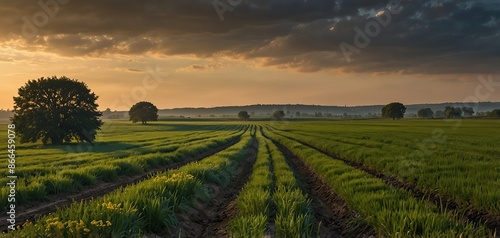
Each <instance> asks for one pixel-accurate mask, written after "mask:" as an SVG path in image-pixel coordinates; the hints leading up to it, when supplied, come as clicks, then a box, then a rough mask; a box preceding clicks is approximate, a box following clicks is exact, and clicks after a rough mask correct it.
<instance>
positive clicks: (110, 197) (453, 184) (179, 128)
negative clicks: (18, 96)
mask: <svg viewBox="0 0 500 238" xmlns="http://www.w3.org/2000/svg"><path fill="white" fill-rule="evenodd" d="M0 127H1V128H5V130H2V131H3V133H2V134H3V135H4V136H2V137H1V138H0V144H4V145H7V133H6V130H7V125H6V124H3V125H0ZM498 141H500V121H499V120H460V121H458V120H454V121H445V120H396V121H392V120H355V121H285V122H267V121H257V122H255V121H254V122H252V121H249V122H240V121H216V120H214V121H196V122H189V121H185V120H184V121H160V122H156V123H151V124H150V125H145V126H144V125H136V124H131V123H129V122H127V121H120V120H116V121H108V122H107V124H106V126H105V127H104V128H103V130H102V131H100V132H99V134H98V137H97V142H96V143H95V144H94V145H90V144H85V143H80V144H78V143H74V144H68V145H60V146H53V145H42V144H22V145H21V144H16V151H15V154H16V161H15V164H16V168H15V175H17V176H18V179H17V180H16V187H15V196H16V197H15V198H16V209H15V210H16V221H17V222H16V226H19V227H16V231H10V232H8V233H5V234H3V235H4V236H6V237H143V236H144V235H148V236H150V235H152V234H156V235H157V236H159V237H200V236H203V237H214V236H216V237H221V236H222V237H229V236H231V237H263V236H266V237H331V236H334V237H338V236H344V237H363V236H364V237H369V236H374V237H376V236H379V237H497V236H498V235H497V234H498V232H499V231H500V202H499V201H500V148H499V147H498ZM3 155H4V157H7V149H5V152H3ZM7 166H8V161H7V159H5V160H2V161H0V168H1V169H0V172H1V173H2V174H7V173H8V170H7ZM0 181H1V184H2V185H4V186H2V187H1V191H2V193H1V195H0V196H1V197H0V205H1V207H0V209H2V213H3V214H4V215H2V216H1V222H0V224H2V226H3V228H4V229H3V230H5V231H7V229H8V225H10V223H8V222H7V218H8V216H7V212H8V211H9V210H10V208H9V207H8V204H9V203H8V196H9V191H10V187H8V186H7V183H8V182H9V181H10V179H9V178H6V177H4V178H1V179H0ZM27 219H28V220H29V221H28V222H25V220H27Z"/></svg>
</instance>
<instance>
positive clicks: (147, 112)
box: [128, 102, 158, 125]
mask: <svg viewBox="0 0 500 238" xmlns="http://www.w3.org/2000/svg"><path fill="white" fill-rule="evenodd" d="M128 115H129V116H130V121H132V122H133V123H136V122H138V121H140V122H142V124H143V125H145V124H147V122H148V121H157V120H158V108H156V106H155V105H153V104H152V103H150V102H138V103H136V104H135V105H134V106H132V108H130V111H129V112H128Z"/></svg>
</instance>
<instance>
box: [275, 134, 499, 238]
mask: <svg viewBox="0 0 500 238" xmlns="http://www.w3.org/2000/svg"><path fill="white" fill-rule="evenodd" d="M266 135H267V136H269V137H271V138H272V139H273V140H275V141H277V142H279V143H280V144H282V145H284V146H285V147H286V148H287V149H289V150H290V151H291V152H292V153H294V154H295V155H297V156H298V157H299V158H300V159H302V160H303V161H304V162H305V163H306V164H307V165H308V166H310V167H311V168H312V169H313V170H314V171H315V172H316V173H318V174H319V175H320V176H321V177H322V178H323V179H324V180H325V181H326V182H327V183H328V184H329V185H330V186H331V187H332V188H333V189H334V190H335V191H336V192H337V193H338V194H339V195H340V196H341V197H343V198H344V200H345V201H346V202H347V204H348V205H349V206H350V207H351V208H352V209H353V210H354V211H356V212H357V213H359V214H361V216H362V217H363V218H364V219H365V220H366V221H367V222H368V223H370V224H371V225H373V226H374V228H375V230H376V232H377V233H378V235H379V236H390V237H401V236H409V237H415V236H421V237H458V236H464V237H485V236H488V235H490V236H491V234H490V233H489V230H488V229H487V228H485V227H484V226H481V225H477V226H476V225H475V224H471V223H467V222H462V221H459V220H457V219H455V216H456V215H457V214H452V213H451V212H448V211H445V210H442V209H440V208H437V207H435V206H433V205H431V204H428V203H426V202H425V201H421V200H417V199H415V198H414V197H413V196H412V195H411V194H410V193H408V192H407V191H405V190H402V189H399V188H395V187H393V186H390V185H387V184H386V183H385V182H384V181H382V180H380V179H378V178H376V177H373V176H372V175H370V174H368V173H366V172H364V171H361V170H358V169H356V168H353V167H351V166H348V165H346V164H345V163H343V162H341V161H339V160H335V159H332V158H331V157H329V156H327V155H325V154H323V153H321V152H319V151H317V150H315V149H313V148H311V147H308V146H306V145H303V144H301V143H299V142H296V141H294V140H291V139H289V138H286V137H283V136H281V135H278V134H276V133H273V132H271V131H267V132H266Z"/></svg>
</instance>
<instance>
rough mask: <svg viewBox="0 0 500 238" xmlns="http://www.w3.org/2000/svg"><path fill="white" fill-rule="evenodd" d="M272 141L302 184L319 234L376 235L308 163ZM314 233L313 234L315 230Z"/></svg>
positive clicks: (335, 235) (340, 235) (321, 235)
mask: <svg viewBox="0 0 500 238" xmlns="http://www.w3.org/2000/svg"><path fill="white" fill-rule="evenodd" d="M271 141H273V143H274V144H275V145H276V146H277V147H278V148H279V150H280V151H281V153H283V154H284V155H285V158H286V159H287V161H288V163H289V164H290V165H291V167H292V169H293V170H294V172H295V174H297V175H298V176H297V179H298V181H299V182H300V183H302V184H303V185H304V187H305V190H306V192H307V193H308V196H309V198H310V199H311V200H312V203H311V206H312V209H313V211H314V217H315V218H316V220H317V221H318V223H321V224H320V230H319V233H320V234H319V236H320V237H376V236H375V234H374V233H373V231H372V228H371V227H370V226H368V225H365V224H362V225H361V224H358V225H356V223H354V222H353V221H355V219H356V218H357V217H359V215H357V214H355V213H354V212H353V211H352V210H351V209H350V208H349V206H347V204H346V202H345V201H344V199H342V197H340V196H339V195H337V194H336V193H335V191H333V189H332V188H331V187H330V186H329V185H328V183H327V182H326V181H325V180H324V179H323V178H321V176H319V175H318V174H317V173H316V172H315V171H314V170H313V169H312V168H311V167H310V166H309V165H307V164H306V163H305V162H304V161H303V160H301V159H300V158H298V157H297V156H295V155H294V154H293V153H292V152H291V151H290V150H288V149H287V148H286V147H285V146H283V145H281V144H279V143H278V142H276V141H274V140H272V139H271ZM316 235H317V234H316Z"/></svg>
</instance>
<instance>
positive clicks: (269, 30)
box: [0, 0, 500, 74]
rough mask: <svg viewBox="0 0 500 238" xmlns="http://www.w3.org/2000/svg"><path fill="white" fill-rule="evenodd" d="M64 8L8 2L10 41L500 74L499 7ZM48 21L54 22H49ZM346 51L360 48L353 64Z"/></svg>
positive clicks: (72, 52) (351, 68)
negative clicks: (365, 39)
mask: <svg viewBox="0 0 500 238" xmlns="http://www.w3.org/2000/svg"><path fill="white" fill-rule="evenodd" d="M64 1H67V3H65V2H64ZM64 1H63V0H59V2H60V3H61V4H56V5H57V7H55V6H54V4H50V3H58V2H57V1H56V0H45V1H44V0H41V1H40V2H41V3H45V4H46V5H47V6H48V8H46V9H48V11H47V10H44V7H43V6H41V5H40V4H39V2H38V1H28V0H18V1H9V2H7V3H3V5H2V7H0V24H1V25H2V26H3V27H2V28H1V29H0V34H1V35H2V36H0V39H1V41H2V42H7V41H8V40H12V39H19V38H18V37H19V36H20V35H22V34H23V32H24V33H26V32H28V33H33V31H35V32H36V34H33V36H29V35H28V37H25V38H23V39H24V40H25V41H26V44H25V47H30V49H32V48H33V47H34V48H36V49H38V50H40V49H43V50H45V51H49V52H56V53H59V54H61V55H66V56H81V55H90V56H99V55H105V54H115V53H118V54H129V55H140V54H144V53H157V54H164V55H179V54H194V55H197V56H199V57H212V56H228V57H234V58H239V59H261V62H262V64H263V65H265V66H275V67H278V68H294V69H297V70H300V71H305V72H312V71H318V70H324V69H341V70H344V71H347V72H402V73H416V74H443V73H448V74H449V73H481V74H484V73H497V72H498V71H499V67H498V62H500V61H499V60H500V30H499V29H500V6H499V4H498V3H496V2H495V1H486V0H485V1H415V0H402V1H401V4H400V6H396V5H393V6H392V7H389V9H387V6H388V3H389V1H373V0H337V1H335V0H329V1H327V0H307V1H304V0H275V1H264V0H246V1H243V2H242V3H241V4H239V5H236V6H234V9H233V10H232V11H226V12H225V13H224V21H223V22H221V21H220V20H219V16H218V15H217V12H216V10H215V9H214V6H213V4H212V3H213V2H212V1H207V0H188V1H186V0H182V1H181V0H170V1H159V0H151V1H132V0H108V1H98V0H88V1H78V0H69V1H68V0H64ZM216 1H221V2H222V3H224V4H226V6H230V5H228V4H229V3H228V2H226V0H216ZM233 2H236V1H233ZM396 9H398V10H400V11H396ZM390 10H391V11H395V12H397V13H391V11H390ZM47 13H48V14H47ZM36 14H38V15H36ZM43 14H45V15H54V16H53V17H52V16H49V17H48V18H46V19H44V18H43ZM388 15H390V21H388V24H387V26H385V27H384V26H380V23H378V24H379V26H380V32H379V33H378V34H374V36H372V37H369V41H370V42H369V43H368V44H367V45H366V46H363V47H358V46H357V45H356V41H355V38H356V37H357V38H358V40H359V34H360V33H359V32H357V31H355V30H354V29H355V28H358V29H360V31H361V32H363V33H361V34H366V32H365V26H367V25H370V24H372V26H373V23H374V22H375V23H377V22H378V21H377V20H376V18H377V16H379V17H380V18H383V17H386V18H387V17H388ZM33 16H37V17H35V18H33ZM33 20H35V21H38V23H39V24H36V22H35V23H33ZM43 20H47V21H46V22H43ZM27 22H29V23H27ZM40 23H46V24H40ZM30 24H31V26H27V25H30ZM372 30H373V28H372ZM24 35H25V36H26V34H24ZM16 37H17V38H16ZM341 43H346V44H348V45H350V46H354V47H355V50H356V52H355V53H352V52H351V55H350V57H348V59H349V60H346V57H345V54H344V53H345V52H343V51H342V49H341V47H340V45H341ZM344 50H345V49H344ZM351 50H352V49H351Z"/></svg>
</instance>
